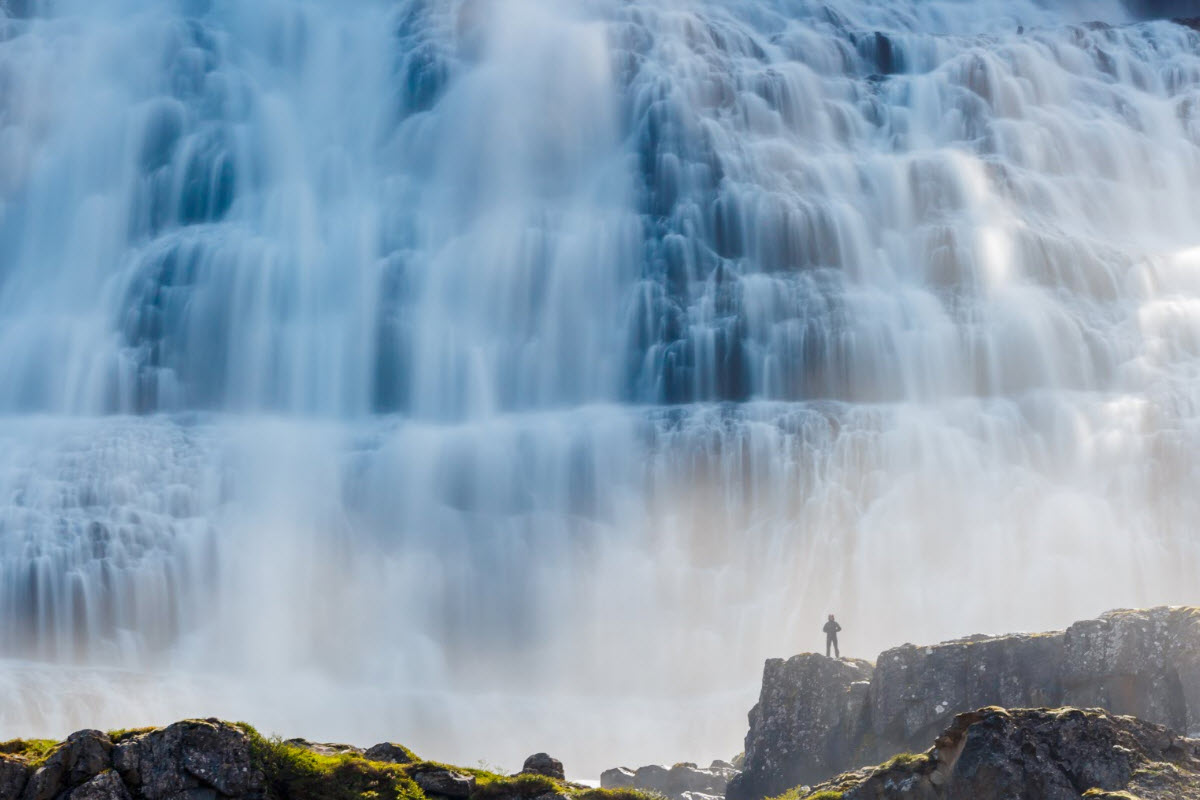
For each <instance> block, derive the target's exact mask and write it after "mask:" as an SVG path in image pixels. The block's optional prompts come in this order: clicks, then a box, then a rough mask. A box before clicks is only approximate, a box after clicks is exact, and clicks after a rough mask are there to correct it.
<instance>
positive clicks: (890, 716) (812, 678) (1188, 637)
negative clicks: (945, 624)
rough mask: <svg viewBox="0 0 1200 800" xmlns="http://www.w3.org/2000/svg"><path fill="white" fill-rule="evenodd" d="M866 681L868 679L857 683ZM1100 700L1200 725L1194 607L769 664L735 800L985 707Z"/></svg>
mask: <svg viewBox="0 0 1200 800" xmlns="http://www.w3.org/2000/svg"><path fill="white" fill-rule="evenodd" d="M864 681H865V682H864ZM992 705H996V706H1005V707H1009V708H1028V707H1055V706H1080V707H1101V708H1105V709H1107V710H1109V711H1111V712H1113V713H1116V714H1129V715H1132V716H1136V717H1139V718H1141V719H1143V720H1146V721H1148V722H1150V723H1156V724H1160V725H1164V726H1167V727H1169V728H1171V729H1173V730H1176V731H1179V732H1183V733H1189V734H1191V735H1195V734H1196V733H1197V732H1198V731H1200V608H1192V607H1177V608H1156V609H1151V610H1148V611H1113V612H1110V613H1108V614H1105V615H1104V616H1102V617H1100V618H1099V619H1095V620H1087V621H1083V622H1077V623H1075V624H1074V625H1072V626H1071V627H1070V628H1068V629H1067V630H1066V631H1060V632H1055V633H1046V634H1033V635H1010V636H1000V637H972V638H967V639H961V640H957V641H952V642H945V643H942V644H939V645H935V646H931V647H916V646H914V645H904V646H902V647H898V648H895V649H892V650H888V651H885V652H884V653H882V654H881V655H880V656H879V658H878V660H877V662H876V665H875V667H874V669H871V668H870V666H869V665H865V664H860V663H857V662H855V663H847V662H837V661H831V660H830V659H826V658H823V657H821V656H817V655H811V654H808V655H800V656H795V657H793V658H791V659H789V660H787V661H782V660H778V659H775V660H772V661H768V662H767V664H766V667H765V669H764V673H763V687H762V694H761V695H760V699H759V703H758V705H756V706H755V707H754V709H753V710H752V711H751V712H750V732H749V733H748V734H747V736H746V764H745V771H744V772H743V773H742V774H741V775H740V776H738V777H737V778H735V779H734V780H733V781H732V782H731V783H730V785H729V788H728V796H729V797H730V798H731V800H753V799H754V798H761V797H765V796H770V795H775V794H779V793H780V792H783V791H786V790H788V789H790V788H792V787H794V786H796V785H799V784H806V783H815V782H818V781H821V780H824V779H826V778H828V777H830V776H831V775H833V774H834V773H836V772H839V771H842V770H845V769H849V768H851V767H854V766H857V765H860V764H867V763H872V762H875V761H880V760H882V759H885V758H887V757H889V756H891V755H893V754H895V753H901V752H909V751H918V750H922V749H924V747H925V746H926V745H927V743H928V742H929V741H930V740H932V739H933V738H934V737H935V736H936V735H937V734H938V732H940V731H942V730H943V729H944V728H945V727H946V726H947V725H949V724H950V723H951V721H952V720H953V719H954V717H955V715H956V714H960V713H963V712H967V711H971V710H973V709H977V708H981V707H984V706H992Z"/></svg>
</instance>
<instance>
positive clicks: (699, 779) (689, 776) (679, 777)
mask: <svg viewBox="0 0 1200 800" xmlns="http://www.w3.org/2000/svg"><path fill="white" fill-rule="evenodd" d="M737 774H738V771H737V770H736V769H734V768H733V766H732V765H731V764H729V763H728V762H726V761H714V762H713V763H712V764H711V765H710V766H709V767H708V768H702V767H698V766H696V765H695V764H692V763H690V762H685V763H681V764H676V765H674V766H673V767H670V768H667V767H662V766H659V765H657V764H651V765H650V766H646V767H641V768H640V769H637V770H631V769H627V768H626V767H617V768H615V769H610V770H606V771H605V772H603V773H601V775H600V786H601V787H602V788H604V789H638V790H641V791H644V792H653V793H655V794H660V795H663V796H664V797H667V798H671V800H704V798H707V797H723V796H724V795H725V788H726V786H727V785H728V784H729V781H730V780H731V779H732V778H733V776H735V775H737Z"/></svg>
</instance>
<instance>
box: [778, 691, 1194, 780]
mask: <svg viewBox="0 0 1200 800" xmlns="http://www.w3.org/2000/svg"><path fill="white" fill-rule="evenodd" d="M795 797H797V798H805V797H823V798H829V797H839V798H842V800H892V799H893V798H896V799H897V800H898V799H899V798H904V800H1010V799H1011V798H1038V800H1081V798H1084V797H1086V798H1090V799H1093V800H1094V799H1095V798H1101V799H1102V800H1103V798H1108V799H1109V800H1135V799H1136V800H1200V741H1198V740H1195V739H1186V738H1182V737H1180V736H1178V735H1176V734H1175V733H1173V732H1172V731H1171V730H1169V729H1168V728H1165V727H1163V726H1160V725H1153V724H1150V723H1148V722H1143V721H1141V720H1138V719H1135V718H1133V717H1123V716H1116V715H1113V714H1110V713H1108V712H1106V711H1101V710H1098V709H1091V710H1081V709H1077V708H1060V709H1052V710H1043V709H1032V710H1030V709H1025V710H1018V711H1006V710H1005V709H1002V708H984V709H981V710H978V711H974V712H970V713H967V714H961V715H959V716H957V717H956V718H955V719H954V721H953V722H952V724H951V725H950V727H949V728H948V729H947V730H946V731H945V732H944V733H943V734H942V735H941V736H939V737H938V738H937V740H936V741H935V742H934V746H933V747H932V748H931V749H929V750H928V751H926V752H925V753H923V754H921V755H906V756H900V757H897V758H894V759H893V760H892V761H890V762H889V763H887V764H884V765H882V766H879V767H874V768H869V769H863V770H859V771H857V772H852V773H846V774H843V775H839V776H838V777H836V778H834V779H833V780H831V781H828V782H826V783H824V784H821V785H819V786H815V787H811V788H802V789H800V790H798V791H796V792H795Z"/></svg>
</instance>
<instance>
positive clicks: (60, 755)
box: [22, 730, 113, 800]
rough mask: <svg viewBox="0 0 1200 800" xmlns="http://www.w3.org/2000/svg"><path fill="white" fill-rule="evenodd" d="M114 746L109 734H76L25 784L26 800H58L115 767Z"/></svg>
mask: <svg viewBox="0 0 1200 800" xmlns="http://www.w3.org/2000/svg"><path fill="white" fill-rule="evenodd" d="M112 752H113V743H112V740H111V739H109V738H108V735H107V734H104V733H101V732H100V731H93V730H84V731H77V732H75V733H72V734H71V735H70V736H68V737H67V740H66V741H65V742H63V743H62V744H60V745H59V746H58V747H57V748H56V749H55V750H54V752H53V753H51V754H50V756H49V757H48V758H47V759H46V761H45V762H44V763H43V764H42V765H41V766H40V767H38V768H37V769H36V770H34V772H33V774H32V775H30V776H29V780H28V782H27V783H26V784H25V790H24V792H23V794H22V798H23V800H54V798H56V797H58V796H59V795H60V794H62V793H64V792H67V791H70V790H72V789H74V788H76V787H77V786H80V785H81V784H83V783H86V782H87V781H89V780H91V779H92V778H94V777H96V776H97V775H99V774H100V773H101V772H103V771H104V770H106V769H108V768H109V767H111V766H112Z"/></svg>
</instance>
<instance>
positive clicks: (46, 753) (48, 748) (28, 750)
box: [0, 739, 62, 767]
mask: <svg viewBox="0 0 1200 800" xmlns="http://www.w3.org/2000/svg"><path fill="white" fill-rule="evenodd" d="M60 744H62V743H61V742H56V741H54V740H53V739H10V740H8V741H7V742H0V754H4V755H6V756H16V757H17V758H20V759H22V760H23V761H25V763H27V764H29V765H30V766H34V767H37V766H40V765H41V764H42V763H43V762H44V761H45V760H46V759H47V758H49V757H50V754H51V753H53V752H54V751H55V750H56V749H58V746H59V745H60Z"/></svg>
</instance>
